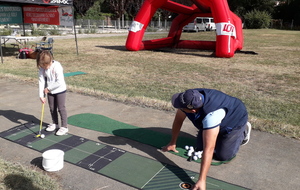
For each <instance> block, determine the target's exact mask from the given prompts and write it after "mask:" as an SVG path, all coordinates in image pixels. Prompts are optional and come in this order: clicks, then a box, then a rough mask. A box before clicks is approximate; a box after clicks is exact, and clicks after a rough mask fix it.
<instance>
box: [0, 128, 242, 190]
mask: <svg viewBox="0 0 300 190" xmlns="http://www.w3.org/2000/svg"><path fill="white" fill-rule="evenodd" d="M38 131H39V125H38V124H35V123H28V124H24V125H20V126H16V127H14V128H12V129H9V130H7V131H3V132H1V133H0V137H2V138H5V139H7V140H10V141H12V142H14V143H17V144H20V145H23V146H25V147H28V148H31V149H33V150H36V151H39V152H41V153H43V152H45V151H47V150H50V149H60V150H62V151H64V152H65V155H64V160H65V161H67V162H69V163H71V164H74V165H76V166H79V167H82V168H84V169H87V170H89V171H92V172H95V173H98V174H100V175H104V176H107V177H109V178H112V179H114V180H117V181H119V182H122V183H125V184H127V185H129V186H132V187H135V188H138V189H147V190H154V189H155V190H176V189H178V190H179V189H189V188H190V187H191V186H192V185H193V184H194V183H195V182H196V180H197V179H198V173H196V172H193V171H189V170H185V169H182V168H179V167H177V166H174V165H170V164H165V163H162V162H159V161H156V160H154V159H150V158H146V157H143V156H140V155H137V154H134V153H131V152H128V151H125V150H122V149H119V148H117V147H113V146H110V145H105V144H102V143H100V142H96V141H92V140H89V139H86V138H83V137H80V136H76V135H72V134H68V135H64V136H56V135H55V134H54V132H47V131H43V132H42V133H43V134H45V138H44V139H41V138H36V137H35V136H36V134H37V133H38ZM74 175H76V174H74ZM207 189H215V190H219V189H220V190H221V189H223V190H242V189H245V188H243V187H240V186H236V185H233V184H229V183H226V182H224V181H220V180H217V179H214V178H210V177H208V178H207Z"/></svg>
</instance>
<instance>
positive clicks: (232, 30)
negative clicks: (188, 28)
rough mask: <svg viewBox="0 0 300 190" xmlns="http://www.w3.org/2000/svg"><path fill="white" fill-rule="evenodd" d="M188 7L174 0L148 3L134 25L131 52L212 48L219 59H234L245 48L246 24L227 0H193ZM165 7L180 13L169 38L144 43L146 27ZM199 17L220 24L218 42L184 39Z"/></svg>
mask: <svg viewBox="0 0 300 190" xmlns="http://www.w3.org/2000/svg"><path fill="white" fill-rule="evenodd" d="M191 1H192V2H193V3H194V4H193V5H192V6H190V7H189V6H185V5H182V4H179V3H175V2H173V1H171V0H145V1H144V4H143V5H142V7H141V9H140V11H139V12H138V14H137V16H136V18H135V20H134V21H133V23H132V24H131V26H130V29H129V34H128V37H127V41H126V48H127V49H128V50H131V51H138V50H142V49H157V48H162V47H175V48H188V49H210V50H215V51H216V56H217V57H233V56H234V52H235V51H236V50H240V49H242V47H243V34H242V22H241V19H240V18H239V17H237V16H236V15H235V14H234V13H232V12H231V11H230V10H229V7H228V3H227V0H191ZM158 8H162V9H165V10H168V11H171V12H175V13H178V16H177V17H176V18H175V19H174V20H173V22H172V25H171V28H170V31H169V34H168V37H166V38H161V39H154V40H147V41H142V39H143V36H144V33H145V31H146V28H147V26H148V24H149V22H150V20H151V18H152V17H153V15H154V14H155V12H156V11H157V9H158ZM196 17H213V18H214V20H215V23H216V28H217V30H216V33H217V34H216V41H190V40H180V36H181V32H182V28H183V27H184V26H185V25H186V24H188V23H189V22H190V21H192V20H193V19H194V18H196Z"/></svg>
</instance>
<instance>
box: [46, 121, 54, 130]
mask: <svg viewBox="0 0 300 190" xmlns="http://www.w3.org/2000/svg"><path fill="white" fill-rule="evenodd" d="M55 129H56V124H53V123H51V124H49V125H48V126H47V128H46V131H54V130H55Z"/></svg>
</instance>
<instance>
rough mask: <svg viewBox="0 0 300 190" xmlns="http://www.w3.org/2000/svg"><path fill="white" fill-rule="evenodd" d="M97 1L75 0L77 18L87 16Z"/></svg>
mask: <svg viewBox="0 0 300 190" xmlns="http://www.w3.org/2000/svg"><path fill="white" fill-rule="evenodd" d="M95 1H97V0H89V1H82V0H73V6H74V9H75V18H77V17H83V16H85V14H86V12H87V11H88V10H89V8H90V7H91V6H93V4H94V2H95Z"/></svg>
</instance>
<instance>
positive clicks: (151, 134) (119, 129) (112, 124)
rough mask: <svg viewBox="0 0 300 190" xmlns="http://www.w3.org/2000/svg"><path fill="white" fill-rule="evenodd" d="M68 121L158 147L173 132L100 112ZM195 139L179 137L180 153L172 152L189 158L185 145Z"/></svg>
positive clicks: (190, 143) (217, 163) (75, 117)
mask: <svg viewBox="0 0 300 190" xmlns="http://www.w3.org/2000/svg"><path fill="white" fill-rule="evenodd" d="M68 123H69V124H71V125H74V126H77V127H81V128H85V129H90V130H94V131H99V132H103V133H108V134H112V135H115V136H120V137H125V138H128V139H131V140H135V141H137V142H140V143H143V144H147V145H151V146H153V147H156V148H158V149H160V148H161V147H163V146H165V145H167V144H168V143H169V141H170V139H171V134H165V133H161V132H158V131H153V130H150V129H146V128H140V127H137V126H133V125H129V124H126V123H123V122H120V121H116V120H113V119H111V118H109V117H105V116H103V115H98V114H91V113H83V114H77V115H73V116H70V117H69V118H68ZM195 140H196V138H188V137H178V140H177V145H176V149H177V150H178V151H179V152H178V153H175V152H172V151H170V152H171V153H173V154H175V155H178V156H180V157H183V158H187V159H188V156H187V155H186V154H187V151H186V150H185V146H186V145H189V146H193V145H195ZM230 161H231V160H229V161H216V160H214V161H213V162H212V163H211V165H215V166H218V165H221V164H224V163H228V162H230ZM196 162H201V159H198V160H197V161H196Z"/></svg>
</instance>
